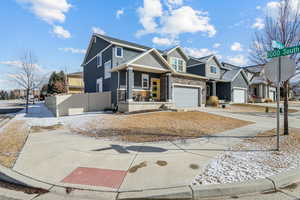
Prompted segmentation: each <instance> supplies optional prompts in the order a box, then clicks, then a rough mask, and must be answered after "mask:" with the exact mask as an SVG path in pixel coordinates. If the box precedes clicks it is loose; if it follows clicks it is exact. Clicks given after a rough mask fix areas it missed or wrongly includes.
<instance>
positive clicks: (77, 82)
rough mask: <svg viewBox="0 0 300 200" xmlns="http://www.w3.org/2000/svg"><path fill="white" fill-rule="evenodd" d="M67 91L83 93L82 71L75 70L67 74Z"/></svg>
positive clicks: (69, 92)
mask: <svg viewBox="0 0 300 200" xmlns="http://www.w3.org/2000/svg"><path fill="white" fill-rule="evenodd" d="M67 93H68V94H80V93H84V84H83V73H82V72H75V73H71V74H68V75H67Z"/></svg>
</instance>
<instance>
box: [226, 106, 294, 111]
mask: <svg viewBox="0 0 300 200" xmlns="http://www.w3.org/2000/svg"><path fill="white" fill-rule="evenodd" d="M266 107H268V106H259V105H253V104H232V105H230V106H229V107H227V108H226V109H227V110H229V111H231V112H265V111H266ZM268 108H269V112H270V113H275V112H276V108H275V107H268ZM294 112H297V110H295V109H289V113H294Z"/></svg>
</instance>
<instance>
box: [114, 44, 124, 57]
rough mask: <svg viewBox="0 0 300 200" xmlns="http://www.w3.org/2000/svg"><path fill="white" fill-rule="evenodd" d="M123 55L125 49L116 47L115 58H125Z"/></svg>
mask: <svg viewBox="0 0 300 200" xmlns="http://www.w3.org/2000/svg"><path fill="white" fill-rule="evenodd" d="M118 48H119V49H121V56H118ZM123 55H124V49H123V47H117V46H116V47H115V56H116V57H117V58H123Z"/></svg>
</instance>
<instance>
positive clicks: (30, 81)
mask: <svg viewBox="0 0 300 200" xmlns="http://www.w3.org/2000/svg"><path fill="white" fill-rule="evenodd" d="M11 77H12V79H13V81H15V82H16V83H17V84H18V85H19V86H20V87H21V88H23V89H25V90H26V113H28V104H29V94H30V91H33V90H35V89H37V88H39V87H40V86H41V85H42V83H43V78H42V77H41V76H40V70H39V68H38V65H37V59H36V57H35V56H34V55H33V53H32V52H31V51H30V50H26V51H24V54H23V55H22V56H21V58H20V68H19V69H18V71H17V73H16V74H14V75H12V76H11Z"/></svg>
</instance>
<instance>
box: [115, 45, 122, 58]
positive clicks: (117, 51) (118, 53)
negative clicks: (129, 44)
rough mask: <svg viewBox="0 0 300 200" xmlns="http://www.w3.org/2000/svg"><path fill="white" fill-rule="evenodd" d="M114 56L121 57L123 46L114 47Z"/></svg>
mask: <svg viewBox="0 0 300 200" xmlns="http://www.w3.org/2000/svg"><path fill="white" fill-rule="evenodd" d="M116 57H123V48H122V47H117V48H116Z"/></svg>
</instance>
